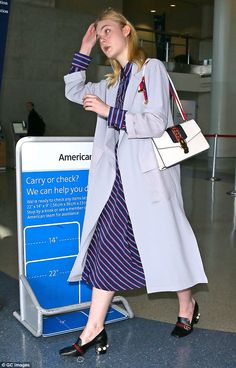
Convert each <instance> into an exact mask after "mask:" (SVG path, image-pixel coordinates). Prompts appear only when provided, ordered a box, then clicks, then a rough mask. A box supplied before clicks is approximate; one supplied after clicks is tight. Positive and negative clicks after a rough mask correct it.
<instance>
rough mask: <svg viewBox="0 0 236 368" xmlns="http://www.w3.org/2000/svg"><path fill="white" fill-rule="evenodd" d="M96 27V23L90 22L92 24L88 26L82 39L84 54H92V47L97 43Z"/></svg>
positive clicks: (81, 50) (82, 51)
mask: <svg viewBox="0 0 236 368" xmlns="http://www.w3.org/2000/svg"><path fill="white" fill-rule="evenodd" d="M96 38H97V36H96V28H95V23H92V24H90V26H89V27H88V29H87V31H86V33H85V35H84V37H83V40H82V45H81V48H80V52H81V53H82V54H85V55H88V56H89V55H90V53H91V51H92V48H93V47H94V45H95V43H96Z"/></svg>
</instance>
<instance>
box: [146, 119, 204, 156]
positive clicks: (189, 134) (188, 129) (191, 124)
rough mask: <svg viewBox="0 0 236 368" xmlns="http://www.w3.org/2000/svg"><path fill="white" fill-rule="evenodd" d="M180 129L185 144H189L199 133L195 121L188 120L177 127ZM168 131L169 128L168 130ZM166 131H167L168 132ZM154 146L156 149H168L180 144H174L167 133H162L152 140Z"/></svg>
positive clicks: (199, 130)
mask: <svg viewBox="0 0 236 368" xmlns="http://www.w3.org/2000/svg"><path fill="white" fill-rule="evenodd" d="M179 126H180V127H181V131H182V130H183V131H184V133H185V137H183V138H184V140H185V142H186V143H188V142H190V141H191V140H192V139H193V138H194V137H195V136H196V135H197V134H199V133H200V132H201V129H200V127H199V126H198V125H197V123H196V122H195V120H193V119H192V120H188V121H186V122H184V123H182V124H180V125H179ZM168 129H169V128H168ZM168 129H167V130H168ZM153 140H154V143H155V145H156V146H157V148H159V149H162V148H168V147H175V146H176V147H178V146H179V145H180V144H179V142H175V141H174V140H173V139H172V138H171V136H170V134H168V132H167V131H165V132H164V133H163V135H162V136H161V137H159V138H153Z"/></svg>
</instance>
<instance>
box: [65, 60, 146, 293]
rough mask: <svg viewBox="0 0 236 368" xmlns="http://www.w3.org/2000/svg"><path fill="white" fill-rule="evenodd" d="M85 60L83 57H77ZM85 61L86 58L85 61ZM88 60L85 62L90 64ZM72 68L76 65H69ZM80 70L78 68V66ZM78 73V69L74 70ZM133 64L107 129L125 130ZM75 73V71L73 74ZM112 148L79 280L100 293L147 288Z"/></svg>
mask: <svg viewBox="0 0 236 368" xmlns="http://www.w3.org/2000/svg"><path fill="white" fill-rule="evenodd" d="M77 55H79V56H81V57H83V59H84V55H81V54H77ZM86 58H88V57H86ZM90 60H91V59H90V58H88V59H87V61H88V62H90ZM72 66H73V67H75V65H72ZM77 66H79V67H80V65H78V64H77ZM77 70H78V69H77ZM131 70H132V64H130V63H128V64H127V65H126V66H125V67H124V68H123V69H122V70H121V74H120V83H119V88H118V92H117V97H116V104H115V107H111V108H110V112H109V116H108V119H107V120H108V125H109V126H110V127H113V128H114V129H117V130H120V129H125V112H126V111H125V110H123V109H122V108H123V103H124V98H125V93H126V90H127V87H128V83H129V79H130V75H131ZM72 71H74V70H72ZM117 146H118V143H117V144H116V147H115V157H116V177H115V182H114V185H113V188H112V191H111V194H110V197H109V199H108V201H107V203H106V205H105V206H104V208H103V210H102V212H101V214H100V217H99V219H98V222H97V226H96V229H95V232H94V234H93V238H92V240H91V243H90V245H89V248H88V253H87V257H86V262H85V267H84V270H83V274H82V279H83V280H84V281H86V282H87V283H88V284H90V285H91V286H94V287H96V288H98V289H103V290H111V291H118V290H129V289H135V288H140V287H144V286H146V283H145V277H144V272H143V267H142V263H141V259H140V255H139V252H138V249H137V245H136V242H135V239H134V234H133V229H132V224H131V221H130V217H129V213H128V209H127V206H126V203H125V197H124V191H123V186H122V181H121V175H120V170H119V166H118V159H117Z"/></svg>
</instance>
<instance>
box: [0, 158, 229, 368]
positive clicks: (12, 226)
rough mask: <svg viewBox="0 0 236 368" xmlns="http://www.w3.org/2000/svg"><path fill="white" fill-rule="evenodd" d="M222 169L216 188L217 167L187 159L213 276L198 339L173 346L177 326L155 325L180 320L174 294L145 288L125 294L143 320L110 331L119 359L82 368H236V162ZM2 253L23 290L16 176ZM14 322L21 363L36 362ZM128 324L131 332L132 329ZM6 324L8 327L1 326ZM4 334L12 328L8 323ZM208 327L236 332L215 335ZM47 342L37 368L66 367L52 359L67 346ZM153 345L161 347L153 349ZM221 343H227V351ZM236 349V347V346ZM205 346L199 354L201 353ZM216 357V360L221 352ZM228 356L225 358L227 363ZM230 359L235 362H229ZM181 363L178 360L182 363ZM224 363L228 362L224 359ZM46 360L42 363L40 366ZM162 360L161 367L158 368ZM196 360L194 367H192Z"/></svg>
mask: <svg viewBox="0 0 236 368" xmlns="http://www.w3.org/2000/svg"><path fill="white" fill-rule="evenodd" d="M208 166H209V168H208ZM218 166H219V168H218V170H217V176H219V177H221V181H219V182H214V183H212V182H210V181H207V180H205V178H206V177H208V176H209V170H210V164H209V163H208V161H207V160H204V159H203V160H199V159H195V160H192V161H188V162H187V163H185V164H184V165H183V168H182V187H183V196H184V201H185V208H186V213H187V216H188V218H189V220H190V223H191V225H192V227H193V229H194V231H195V233H196V236H197V238H198V241H199V247H200V251H201V254H202V257H203V262H204V266H205V269H206V273H207V276H208V278H209V284H208V285H207V286H206V285H199V286H196V287H195V288H194V295H195V297H196V299H197V300H198V303H199V305H200V310H201V320H200V323H199V325H198V327H197V328H196V330H195V333H194V334H192V335H191V337H188V338H187V339H186V340H185V339H184V342H183V343H182V342H178V341H175V340H174V342H173V340H171V339H170V338H169V337H167V336H169V330H170V326H169V325H168V324H166V323H161V324H160V323H159V322H156V321H162V322H168V323H174V322H175V320H176V313H177V300H176V296H175V294H172V293H159V294H153V295H149V296H147V295H146V293H145V291H144V290H138V291H133V292H130V293H125V294H124V296H126V297H127V299H128V300H129V303H130V305H131V307H132V309H133V311H134V313H135V315H136V316H137V317H141V318H137V319H135V320H132V321H126V322H121V323H120V324H114V325H112V326H109V328H108V332H110V334H111V337H112V340H113V341H112V347H111V352H113V353H112V354H114V355H112V354H111V355H109V354H108V356H107V357H106V358H104V359H105V360H104V359H102V360H101V361H100V362H97V361H96V362H95V358H94V360H93V363H91V362H92V360H90V363H88V362H87V363H86V362H85V361H83V362H79V363H80V366H81V367H115V368H116V367H117V368H121V367H122V368H123V367H161V368H162V367H174V366H175V367H190V366H191V367H203V368H207V367H212V368H213V367H214V368H216V367H217V368H218V367H219V368H221V367H226V368H231V367H236V361H235V355H233V354H235V346H236V344H235V332H236V318H235V311H236V292H235V281H236V267H235V264H236V262H235V261H236V197H233V196H229V195H227V194H226V192H228V191H231V190H232V189H233V188H234V185H235V184H234V179H235V178H234V172H235V159H233V158H232V159H220V160H219V161H218ZM0 252H1V256H0V271H2V275H3V277H6V280H11V281H9V282H12V283H13V284H14V285H15V286H14V288H16V281H15V280H14V279H17V277H18V267H17V236H16V199H15V172H14V170H9V171H7V172H0ZM0 275H1V274H0ZM0 278H1V276H0ZM9 287H10V284H9ZM2 298H3V303H5V304H8V305H7V306H6V307H5V312H4V309H3V310H2V311H1V312H0V318H1V317H2V316H3V312H4V313H8V311H9V310H12V306H11V305H9V303H10V304H11V303H12V302H13V296H12V297H10V298H9V300H4V299H7V297H6V294H5V296H3V295H2ZM15 298H18V296H17V292H16V290H15V294H14V302H13V303H17V301H16V300H15ZM0 299H1V290H0ZM9 308H10V309H9ZM5 317H6V314H5ZM12 318H13V317H12V316H9V315H8V316H7V317H6V321H7V324H9V331H8V333H7V336H8V338H9V339H11V333H12V336H13V334H14V331H17V336H18V334H19V333H20V335H19V339H20V341H19V343H20V347H19V349H21V353H19V357H21V358H19V359H20V360H21V361H30V360H31V359H34V358H33V355H32V354H33V353H32V354H31V353H30V343H31V342H30V341H31V340H32V339H31V335H30V334H29V333H28V332H25V331H24V330H23V327H22V326H20V325H19V324H18V322H17V321H16V320H14V318H13V320H12ZM143 318H145V319H149V321H147V320H143ZM153 320H156V321H153ZM135 321H136V322H135ZM126 324H127V329H126V328H125V325H126ZM1 326H3V324H2V322H1ZM118 326H119V327H118ZM0 328H1V327H0ZM199 328H200V329H199ZM4 329H7V325H6V322H5V324H4ZM201 329H211V330H218V331H225V332H231V333H229V334H227V333H226V334H224V333H220V332H217V333H216V332H214V331H212V332H211V331H209V330H208V331H206V330H201ZM154 330H155V333H154ZM162 330H163V331H164V334H163V333H162ZM11 331H12V332H11ZM19 331H20V332H19ZM150 331H151V332H150ZM159 331H160V334H159ZM149 332H150V344H149V341H148V337H147V336H146V337H145V334H146V335H148V334H149ZM124 334H125V337H124ZM118 335H119V336H118ZM164 335H165V337H164ZM4 336H5V335H4V334H3V333H1V335H0V339H1V343H0V349H1V346H2V341H4V340H5V338H4ZM71 336H72V335H71ZM72 338H73V336H72ZM51 339H52V340H51ZM53 339H54V340H53ZM127 339H128V340H127ZM135 339H136V340H137V341H136V340H135ZM165 339H167V340H168V341H167V340H165ZM46 340H47V342H48V343H44V342H43V341H45V339H43V338H40V339H38V340H37V339H35V338H33V340H32V343H33V344H34V346H36V345H37V344H39V346H41V347H42V350H40V349H41V348H37V349H38V350H37V352H36V355H35V357H36V356H37V355H38V354H39V350H40V351H41V353H40V354H43V355H42V356H41V357H39V359H38V358H37V359H36V360H37V362H38V363H37V365H36V364H35V365H33V366H34V367H52V366H54V364H56V363H57V365H58V364H59V360H58V359H56V360H55V361H54V360H53V359H51V354H52V355H53V356H54V354H55V351H54V349H58V348H60V346H57V345H61V344H62V342H63V337H62V336H60V337H53V338H49V339H46ZM64 340H65V342H69V340H71V337H69V335H67V336H66V338H64ZM116 340H117V342H116ZM153 340H154V341H155V344H153ZM49 341H50V342H49ZM135 341H136V342H135ZM143 341H145V344H146V341H148V347H147V350H146V349H145V347H144V345H143ZM132 342H133V347H135V346H136V347H138V348H137V351H135V353H134V354H135V359H136V360H135V361H136V363H135V365H129V364H131V363H127V362H128V361H129V359H128V358H129V349H128V348H127V345H126V343H127V344H128V345H129V344H131V345H130V346H131V350H132V349H133V348H132ZM220 342H221V344H224V349H223V345H220ZM231 343H232V344H234V347H233V345H231ZM24 344H25V345H24ZM116 344H117V346H118V347H117V348H116ZM120 344H121V345H120ZM199 344H200V352H199V349H197V346H198V347H199ZM154 346H155V348H154ZM220 346H221V347H220ZM23 348H24V349H26V351H25V355H22V354H23V350H22V349H23ZM4 349H5V350H4V351H5V354H6V355H5V354H4V355H2V353H0V361H3V360H4V359H3V357H4V358H9V359H11V356H10V355H9V354H10V351H11V350H10V348H9V349H8V348H7V346H5V345H4ZM35 349H36V347H35ZM49 349H52V351H51V350H50V351H49ZM117 349H118V350H119V351H120V350H124V355H122V354H121V353H119V354H118V353H117ZM149 349H150V350H149ZM222 349H223V350H222ZM233 349H234V350H233ZM216 352H217V354H215V353H216ZM209 353H210V358H211V359H210V358H209ZM28 354H29V355H28ZM125 354H127V355H125ZM109 356H110V358H109ZM122 356H124V359H122ZM207 356H208V358H209V360H208V359H207ZM224 356H225V358H223V357H224ZM226 356H227V357H228V361H226V360H224V359H226ZM147 357H149V358H147ZM172 357H173V359H172ZM176 357H177V358H178V359H177V361H176ZM217 357H218V358H219V357H221V358H220V360H219V359H218V358H217ZM229 357H230V360H229ZM13 358H14V359H13ZM27 358H29V360H28V359H27ZM113 358H115V360H114V361H115V362H116V364H117V365H114V364H112V360H113ZM12 359H13V360H14V361H16V360H15V359H17V358H16V357H15V355H14V356H12ZM45 359H46V360H47V359H48V362H52V365H47V364H45ZM89 359H90V358H89ZM91 359H92V358H91ZM148 359H149V360H148ZM155 359H156V360H155ZM193 359H194V360H193ZM217 359H218V360H217ZM40 361H41V362H42V364H41V363H39V362H40ZM133 361H134V360H133ZM155 361H156V363H154V362H155ZM190 361H191V364H190ZM193 361H194V364H192V362H193ZM224 362H225V364H224ZM187 363H188V364H189V365H188V364H187ZM63 364H64V360H63V362H61V365H60V366H61V367H63V366H64V365H63ZM88 364H89V365H88ZM90 364H91V365H90ZM145 364H146V365H145Z"/></svg>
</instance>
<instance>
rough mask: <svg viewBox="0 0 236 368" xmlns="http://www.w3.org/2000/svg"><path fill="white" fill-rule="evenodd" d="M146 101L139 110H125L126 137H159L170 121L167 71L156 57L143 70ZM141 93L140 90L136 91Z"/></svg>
mask: <svg viewBox="0 0 236 368" xmlns="http://www.w3.org/2000/svg"><path fill="white" fill-rule="evenodd" d="M144 77H145V84H146V91H147V97H148V103H147V104H146V105H145V104H143V109H142V111H141V112H138V113H133V112H132V110H131V111H127V112H126V117H125V120H126V130H127V134H128V138H151V137H160V136H161V135H162V134H163V133H164V131H165V129H166V128H167V126H168V123H169V122H172V117H171V112H170V97H169V81H168V77H167V72H166V69H165V67H164V65H163V64H162V62H160V61H159V60H157V59H151V60H150V61H149V62H148V63H147V65H146V70H145V76H144ZM137 93H141V92H137Z"/></svg>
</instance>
